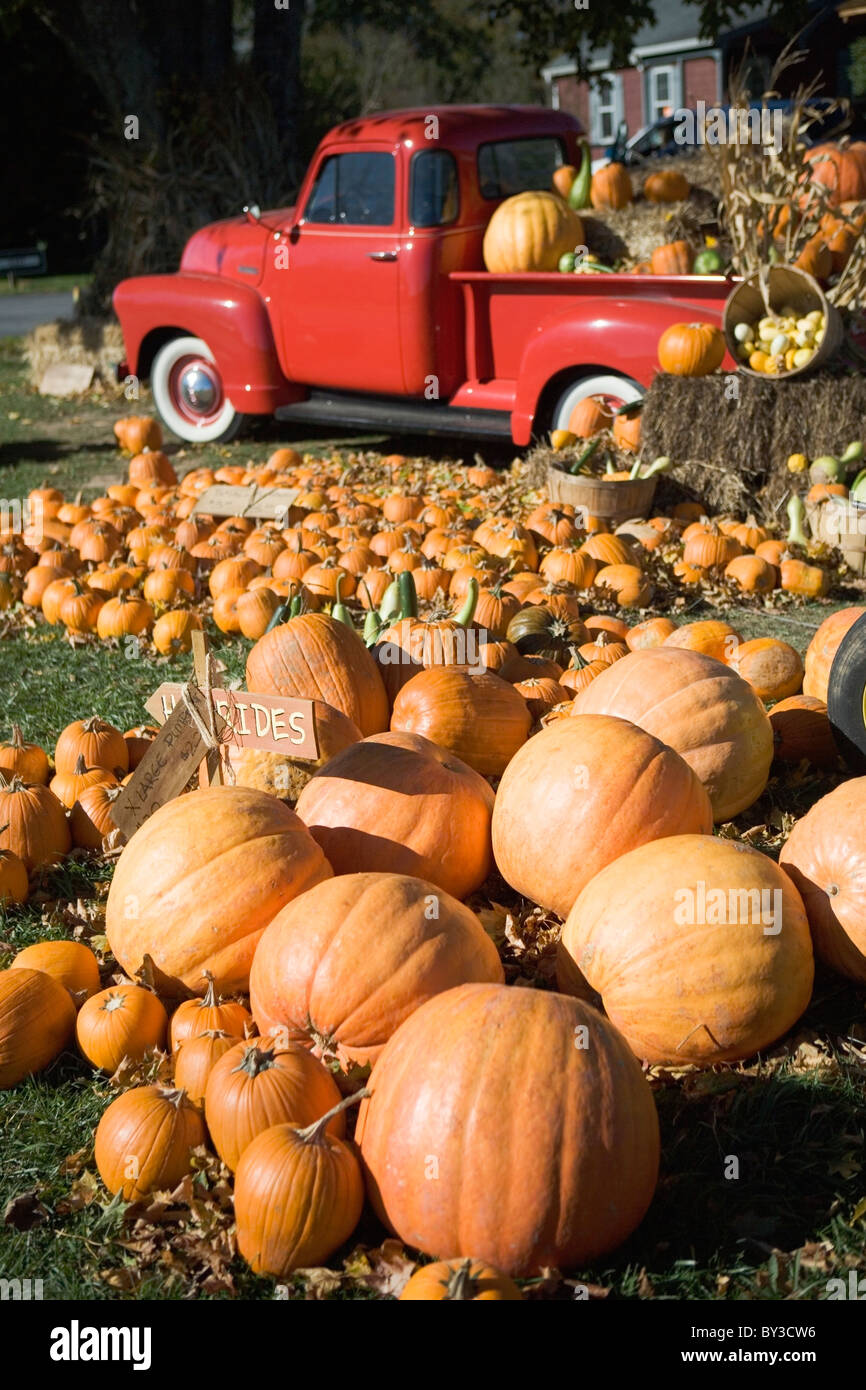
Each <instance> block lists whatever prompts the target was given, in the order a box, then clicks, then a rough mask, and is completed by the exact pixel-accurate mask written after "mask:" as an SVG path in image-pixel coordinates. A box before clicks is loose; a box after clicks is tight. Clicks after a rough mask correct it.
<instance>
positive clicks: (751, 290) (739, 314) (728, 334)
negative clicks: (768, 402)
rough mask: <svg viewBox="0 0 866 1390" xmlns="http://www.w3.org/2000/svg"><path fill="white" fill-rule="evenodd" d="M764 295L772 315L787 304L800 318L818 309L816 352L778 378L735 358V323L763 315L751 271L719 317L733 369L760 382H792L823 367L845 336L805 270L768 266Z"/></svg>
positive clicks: (838, 318) (833, 310)
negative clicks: (821, 324) (821, 323)
mask: <svg viewBox="0 0 866 1390" xmlns="http://www.w3.org/2000/svg"><path fill="white" fill-rule="evenodd" d="M766 274H767V293H768V297H769V300H770V308H771V310H772V311H773V312H774V313H775V312H776V311H778V310H779V309H781V308H782V306H783V305H784V304H790V305H791V307H792V308H793V309H796V310H797V314H798V315H799V317H800V318H802V317H803V316H804V315H805V314H809V313H811V312H812V310H813V309H820V310H821V312H822V313H823V314H824V316H825V324H826V327H825V329H824V337H823V339H822V340H821V342H820V343H819V345H818V349H817V351H816V352H815V354H814V356H813V357H812V359H811V361H809V362H807V363H806V364H805V366H803V367H793V368H792V369H791V371H790V372H780V373H779V374H778V375H775V374H771V373H768V372H755V371H753V370H752V368H751V367H750V366H749V364H748V363H747V362H743V361H742V359H741V358H740V357H739V356H738V355H737V350H738V348H739V344H738V342H737V340H736V338H735V337H734V329H735V328H736V326H737V324H739V323H756V322H757V321H758V319H762V318H763V317H764V315H765V314H766V306H765V304H764V297H763V295H762V294H761V290H760V285H759V277H758V271H755V272H754V273H753V274H752V275H750V276H748V278H747V279H745V280H741V281H740V283H739V284H738V285H737V286H736V287H735V288H734V289H733V290H731V293H730V294H729V295H728V298H727V300H726V301H725V308H724V311H723V314H722V326H723V328H724V332H725V341H726V342H727V345H728V351H729V352H730V354H731V356H732V357H733V358H734V360H735V362H736V363H737V368H738V370H739V371H741V372H745V374H746V375H747V376H754V377H757V378H758V379H759V380H760V381H793V379H794V378H795V377H800V376H806V375H807V373H809V372H814V371H815V369H816V368H817V367H823V366H825V365H826V363H827V362H829V361H830V359H831V358H832V357H833V356H834V354H835V353H836V352H837V350H838V349H839V347H840V346H841V344H842V339H843V337H844V336H845V331H844V328H843V327H842V319H841V316H840V314H839V310H838V309H837V308H835V307H834V305H832V304H831V303H830V301H829V300H828V299H827V297H826V295H825V294H824V291H823V290H822V289H821V286H820V285H819V284H818V281H817V280H815V279H814V278H813V277H812V276H811V275H808V274H807V273H806V271H805V270H798V269H797V267H796V266H793V265H771V266H769V267H768V268H767V272H766Z"/></svg>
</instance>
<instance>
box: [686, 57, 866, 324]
mask: <svg viewBox="0 0 866 1390" xmlns="http://www.w3.org/2000/svg"><path fill="white" fill-rule="evenodd" d="M794 42H796V40H792V43H791V44H789V45H788V47H787V48H786V49H785V50H784V51H783V52H782V54H781V55H780V57H779V59H778V61H777V63H776V66H775V67H774V69H773V72H772V74H771V77H770V88H769V90H768V91H766V92H765V93H764V95H763V97H762V102H763V103H764V104H766V103H767V102H768V101H770V100H772V99H774V98H777V97H778V91H777V90H776V87H777V85H778V81H779V78H780V77H781V75H782V73H783V72H784V71H785V70H786V69H788V68H789V67H791V66H793V65H794V64H795V63H797V62H799V61H800V59H801V58H802V57H803V54H802V53H799V52H796V51H793V43H794ZM743 73H744V66H743V67H741V68H739V69H738V70H736V71H735V72H733V73H732V75H731V79H730V104H731V107H732V108H734V109H737V110H739V111H745V110H747V109H748V107H749V100H750V99H749V95H748V92H747V90H746V87H745V84H744V81H743ZM817 85H818V84H817V83H815V82H812V83H809V84H808V85H806V86H801V87H799V88H798V89H797V92H796V93H795V95H794V97H793V99H792V106H793V109H792V112H791V116H790V118H786V120H785V126H784V129H783V132H782V139H781V141H779V142H778V143H779V148H778V149H777V148H776V143H775V142H773V141H770V142H768V143H762V142H761V141H757V140H751V139H749V138H748V135H749V134H750V132H747V131H744V130H743V129H742V125H741V123H740V122H739V121H738V122H736V124H735V125H734V126H733V128H732V129H730V130H729V132H728V133H729V136H730V137H732V138H729V139H728V140H727V141H725V142H720V143H718V144H709V143H708V145H707V149H708V151H709V152H710V153H711V154H712V156H713V157H714V159H715V160H716V161H717V166H718V172H719V181H720V184H721V189H722V193H721V198H720V201H719V221H720V224H721V225H722V227H723V228H724V230H725V232H726V234H727V236H728V238H729V239H730V243H731V247H732V254H731V262H732V265H733V268H734V270H735V271H736V272H737V273H738V274H739V275H743V276H746V275H751V274H753V273H754V272H755V271H758V272H760V271H762V270H763V271H764V274H762V275H761V276H760V279H759V283H760V286H761V290H762V293H763V296H764V302H765V304H766V305H767V311H768V312H769V304H768V302H767V293H766V268H767V267H768V266H769V265H771V264H773V263H782V264H785V265H793V264H794V263H795V262H796V261H797V258H798V257H799V256H800V255H801V253H802V252H803V250H804V248H805V247H806V244H807V243H808V242H809V241H810V240H811V239H812V238H813V237H819V236H820V237H822V238H823V234H824V232H825V231H826V228H827V217H828V213H829V214H830V215H831V216H832V217H833V218H834V219H838V221H839V222H841V223H844V224H845V225H847V226H848V227H850V229H851V230H852V232H854V234H855V241H854V246H853V249H852V252H851V255H850V257H849V260H848V262H847V264H846V266H845V268H844V270H843V271H842V272H841V274H840V275H839V276H838V277H837V278H836V279H835V282H833V283H831V284H830V286H829V288H828V290H827V298H828V299H829V300H830V302H831V303H833V304H836V305H837V306H838V307H843V306H850V307H853V306H857V305H863V304H866V236H863V235H861V234H860V233H859V232H858V229H857V227H856V224H855V222H854V221H853V220H852V218H853V217H854V216H855V215H856V214H855V213H854V212H853V211H852V213H851V216H845V214H843V213H842V212H841V211H840V210H839V209H838V208H833V209H831V208H830V199H831V190H830V189H828V188H826V187H825V186H824V185H823V184H820V183H817V182H815V181H814V180H813V179H812V178H811V177H810V174H809V166H808V162H807V156H808V147H807V146H806V144H805V141H804V136H805V134H806V132H807V131H808V129H809V127H810V125H811V124H812V123H813V122H814V121H815V120H816V119H818V118H819V116H823V117H826V115H827V114H828V109H827V108H826V107H825V108H823V109H822V110H820V111H819V109H818V108H817V107H816V106H815V105H814V99H815V96H816V92H817ZM847 106H848V104H847V103H846V102H844V101H838V102H836V103H834V105H833V106H832V107H831V108H830V111H831V112H832V111H834V110H835V111H843V112H847ZM764 109H766V106H765V108H764ZM774 114H775V115H776V117H777V118H778V113H774ZM742 124H745V122H743V123H742ZM741 137H745V138H741ZM840 143H844V141H843V142H840ZM860 207H863V209H864V210H866V204H862V205H858V210H859V208H860ZM822 223H823V226H822Z"/></svg>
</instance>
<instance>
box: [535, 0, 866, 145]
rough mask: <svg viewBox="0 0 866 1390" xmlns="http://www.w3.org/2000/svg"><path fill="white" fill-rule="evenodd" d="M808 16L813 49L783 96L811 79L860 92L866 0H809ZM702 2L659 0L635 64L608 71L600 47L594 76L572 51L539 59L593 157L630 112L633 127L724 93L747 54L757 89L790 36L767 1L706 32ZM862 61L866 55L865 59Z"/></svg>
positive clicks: (834, 90) (807, 36)
mask: <svg viewBox="0 0 866 1390" xmlns="http://www.w3.org/2000/svg"><path fill="white" fill-rule="evenodd" d="M809 8H810V17H809V19H808V21H807V25H806V27H805V28H804V29H803V30H801V33H800V36H799V38H798V43H797V47H798V48H800V47H802V48H803V49H804V50H805V51H806V58H805V60H804V61H803V62H801V63H798V64H797V66H796V67H795V68H792V69H790V71H789V72H788V73H786V74H785V78H784V81H783V82H782V84H781V86H782V87H783V88H784V90H781V91H780V93H779V95H780V96H788V95H791V94H792V93H793V91H794V90H795V89H796V87H797V86H798V85H799V84H800V83H803V82H806V81H808V80H810V79H811V78H813V77H814V78H817V79H818V80H819V81H820V82H821V83H822V93H821V94H822V95H824V96H849V97H854V98H856V97H857V96H859V95H860V92H859V91H858V85H859V84H858V81H857V75H856V74H857V68H858V64H857V62H856V54H857V41H858V40H860V42H862V41H863V40H862V36H863V35H864V32H866V29H864V24H866V3H863V0H842V2H841V3H840V0H834V2H832V3H828V0H812V3H811V4H810V7H809ZM699 29H700V10H699V9H698V7H697V6H696V5H694V4H692V5H687V4H683V3H682V0H656V4H655V20H654V21H653V23H652V24H649V25H645V26H644V27H643V28H641V29H640V30H639V31H638V33H637V34H636V36H635V42H634V47H633V49H632V52H631V58H632V64H631V66H630V67H625V68H618V69H616V70H615V71H611V70H610V66H609V64H610V55H609V52H605V51H604V50H603V49H600V50H599V51H598V52H597V53H596V54H595V56H594V58H593V61H592V62H591V64H590V69H591V71H592V74H593V79H592V81H591V82H589V83H587V82H579V81H578V80H577V77H576V64H575V62H574V60H573V59H571V58H565V57H561V58H556V59H554V60H553V61H552V62H551V63H548V64H547V66H546V67H544V68H542V75H543V77H544V80H545V82H546V84H547V88H548V92H549V97H550V102H551V105H552V106H554V107H556V108H562V109H563V110H566V111H570V112H572V114H573V115H575V116H577V117H578V119H579V120H580V121H581V123H582V125H583V126H584V129H585V130H586V131H587V132H588V134H589V141H590V147H591V153H592V157H593V159H597V158H599V157H601V156H602V155H603V154H604V152H605V149H606V147H607V146H608V145H611V144H612V143H613V141H614V139H615V138H616V133H617V130H618V128H619V125H620V122H622V121H624V122H625V124H626V127H627V131H628V136H632V135H634V134H636V132H637V131H639V130H640V129H641V128H642V127H644V126H648V125H651V124H653V123H654V122H655V121H658V120H661V119H662V118H663V117H664V116H669V115H672V114H673V112H675V111H677V110H680V109H682V108H685V109H694V107H695V106H696V104H697V102H698V101H703V102H705V103H706V105H707V107H711V106H715V105H721V104H723V103H724V102H726V101H727V99H728V98H727V85H728V77H729V74H730V72H731V70H732V69H734V68H737V67H739V66H740V65H741V64H743V63H745V65H746V66H745V70H744V71H745V76H746V80H747V86H748V88H749V91H750V94H751V95H752V96H753V97H759V96H760V95H761V94H762V93H763V92H764V91H765V90H766V87H767V84H768V81H769V77H770V73H771V71H772V69H773V64H774V62H775V60H776V58H777V57H778V55H779V53H780V52H781V50H782V49H783V48H784V46H785V44H786V43H788V42H789V40H790V39H791V38H792V37H793V34H792V33H791V32H790V31H786V30H785V29H784V28H782V27H780V26H779V25H778V24H777V23H774V22H773V21H771V20H769V19H768V18H767V16H766V12H765V9H764V7H763V6H753V7H751V8H750V9H747V10H746V11H745V12H744V14H743V15H742V17H741V18H740V19H739V20H738V22H737V24H736V26H735V27H731V28H728V29H725V30H722V31H720V33H719V35H718V37H717V38H716V39H715V40H712V39H707V38H702V37H701V34H700V32H699ZM861 61H862V60H861Z"/></svg>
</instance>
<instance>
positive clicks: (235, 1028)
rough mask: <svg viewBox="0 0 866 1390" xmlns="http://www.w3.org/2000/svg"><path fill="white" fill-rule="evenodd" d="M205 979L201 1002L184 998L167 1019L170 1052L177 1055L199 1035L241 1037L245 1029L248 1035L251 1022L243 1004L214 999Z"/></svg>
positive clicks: (208, 983)
mask: <svg viewBox="0 0 866 1390" xmlns="http://www.w3.org/2000/svg"><path fill="white" fill-rule="evenodd" d="M205 978H206V979H207V989H206V990H205V992H204V994H203V995H202V997H201V999H184V1001H183V1003H182V1004H178V1006H177V1008H176V1009H175V1011H174V1013H173V1014H172V1016H171V1027H170V1029H169V1041H170V1042H171V1050H172V1052H177V1050H178V1048H179V1047H180V1046H181V1044H182V1043H185V1042H187V1041H188V1040H189V1039H190V1038H197V1037H199V1036H200V1034H202V1033H210V1032H216V1033H227V1034H228V1035H229V1036H230V1037H234V1038H243V1037H246V1035H247V1030H249V1031H250V1032H252V1022H253V1021H252V1019H251V1018H250V1015H249V1012H248V1011H247V1010H246V1009H245V1008H244V1006H243V1004H239V1003H238V1002H237V1000H236V999H218V998H217V994H216V990H215V989H214V983H213V979H212V977H211V976H210V975H207V976H206V977H205Z"/></svg>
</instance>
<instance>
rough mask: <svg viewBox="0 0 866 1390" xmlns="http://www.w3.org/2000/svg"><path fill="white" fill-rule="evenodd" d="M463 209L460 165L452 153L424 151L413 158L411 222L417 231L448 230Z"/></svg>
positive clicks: (410, 204)
mask: <svg viewBox="0 0 866 1390" xmlns="http://www.w3.org/2000/svg"><path fill="white" fill-rule="evenodd" d="M459 206H460V195H459V192H458V181H457V165H456V163H455V162H454V156H453V155H452V154H450V153H449V152H448V150H421V151H419V153H418V154H416V155H413V157H412V175H411V184H410V191H409V221H410V222H411V224H412V226H413V227H444V226H446V225H447V224H448V223H449V222H453V221H454V220H455V219H456V217H457V213H458V210H459Z"/></svg>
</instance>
